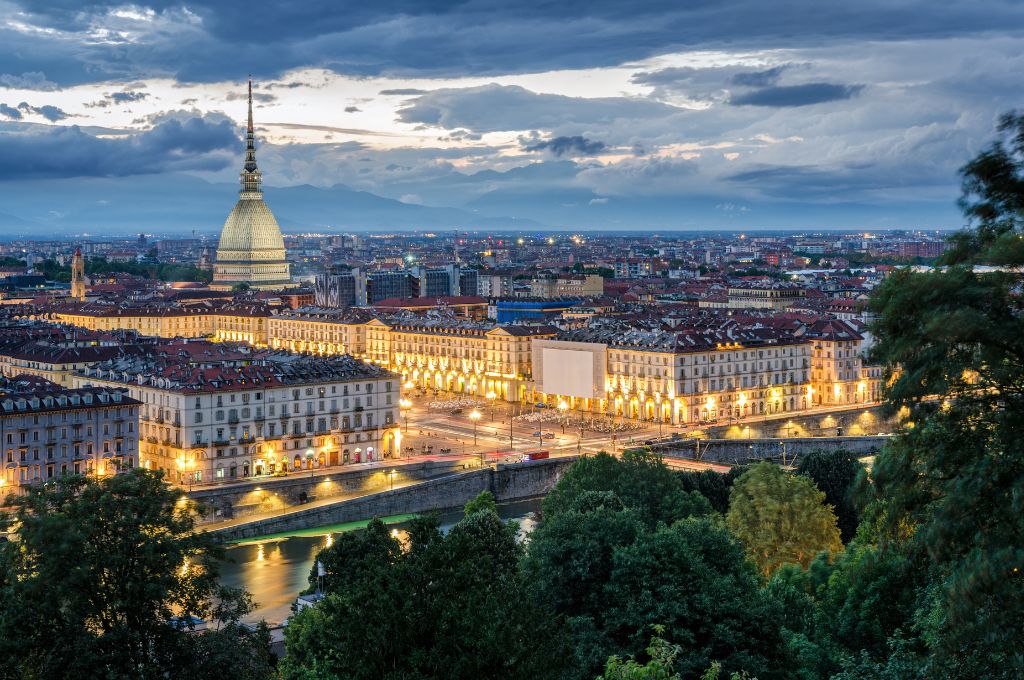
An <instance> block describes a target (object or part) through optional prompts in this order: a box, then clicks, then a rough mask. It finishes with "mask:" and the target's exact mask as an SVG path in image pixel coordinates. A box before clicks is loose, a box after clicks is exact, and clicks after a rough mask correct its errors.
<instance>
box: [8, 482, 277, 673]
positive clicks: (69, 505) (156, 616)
mask: <svg viewBox="0 0 1024 680" xmlns="http://www.w3.org/2000/svg"><path fill="white" fill-rule="evenodd" d="M179 498H180V493H179V492H177V491H174V490H173V489H171V488H170V487H169V486H167V485H166V484H164V483H163V481H162V479H161V476H160V475H159V474H154V473H150V472H147V471H144V470H134V471H132V472H130V473H126V474H122V475H117V476H114V477H107V478H102V479H99V480H94V479H87V478H84V477H68V478H64V479H61V480H60V481H58V482H56V483H55V484H52V485H46V486H40V487H33V488H30V489H29V491H28V493H27V494H25V495H22V496H14V497H11V498H9V499H8V500H9V503H10V504H11V506H12V508H13V510H12V513H11V514H10V515H9V516H8V517H7V520H8V521H10V522H12V523H13V527H14V528H16V530H17V540H16V541H11V542H5V543H2V544H0V658H3V659H4V663H3V664H0V678H68V677H79V678H92V677H103V678H155V677H167V676H169V675H171V674H174V675H178V674H182V675H186V676H189V677H195V678H220V677H222V676H223V674H224V673H227V672H228V671H229V669H230V672H231V674H232V676H234V677H239V678H243V679H249V678H266V677H269V676H270V674H271V673H272V669H273V659H272V657H271V655H270V652H269V636H268V634H267V631H266V630H265V629H258V630H256V631H255V632H250V631H248V630H247V629H244V628H243V627H241V626H240V625H239V624H238V620H239V618H240V617H241V616H242V615H244V614H245V613H247V612H248V611H249V610H250V609H251V602H250V600H249V598H248V596H247V595H246V594H244V593H242V592H239V591H235V590H230V589H227V588H224V587H222V586H220V584H219V583H218V563H219V561H220V559H221V557H222V550H221V548H220V546H219V545H218V544H217V543H216V542H215V540H214V539H213V537H211V536H210V535H209V534H207V533H196V532H194V531H193V529H194V517H193V511H192V508H191V507H190V506H189V505H188V504H185V503H180V502H179ZM175 617H176V618H175ZM192 617H197V618H200V619H205V620H207V621H208V622H210V623H211V624H216V623H217V622H218V621H219V622H221V624H222V625H220V627H219V628H218V627H217V626H216V625H214V626H211V629H210V630H208V631H207V632H203V633H201V634H193V633H191V632H189V629H190V628H191V627H192V623H191V620H192ZM172 620H174V621H178V622H181V623H180V625H172V623H171V622H172Z"/></svg>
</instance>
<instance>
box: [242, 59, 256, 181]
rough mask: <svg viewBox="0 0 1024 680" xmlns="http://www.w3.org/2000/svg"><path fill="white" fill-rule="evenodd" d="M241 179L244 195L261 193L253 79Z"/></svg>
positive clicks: (250, 88) (250, 80) (250, 87)
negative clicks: (253, 115)
mask: <svg viewBox="0 0 1024 680" xmlns="http://www.w3.org/2000/svg"><path fill="white" fill-rule="evenodd" d="M241 178H242V193H246V192H255V193H259V192H260V171H259V168H257V167H256V134H255V132H254V130H253V125H252V78H249V124H248V126H247V127H246V128H245V165H244V166H243V169H242V175H241Z"/></svg>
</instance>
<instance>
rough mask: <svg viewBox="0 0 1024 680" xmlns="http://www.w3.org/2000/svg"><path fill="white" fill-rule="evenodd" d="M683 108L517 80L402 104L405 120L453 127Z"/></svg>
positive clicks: (597, 119) (543, 125)
mask: <svg viewBox="0 0 1024 680" xmlns="http://www.w3.org/2000/svg"><path fill="white" fill-rule="evenodd" d="M678 111H679V109H677V108H676V107H674V106H669V105H668V104H662V103H660V102H655V101H651V100H649V99H638V98H631V97H595V98H588V99H585V98H582V97H567V96H565V95H560V94H538V93H536V92H531V91H530V90H527V89H526V88H523V87H519V86H518V85H495V84H490V85H481V86H479V87H465V88H445V89H440V90H433V91H431V92H429V93H427V94H425V95H422V96H420V97H417V98H416V99H413V100H410V101H409V102H408V104H407V105H406V106H405V107H403V108H401V109H399V111H398V117H399V119H400V120H401V121H403V122H405V123H423V124H425V125H435V126H438V127H443V128H446V129H449V130H454V129H457V128H465V129H468V130H472V131H475V132H499V131H504V130H535V129H547V130H550V129H552V128H554V127H556V126H559V125H565V124H595V123H610V122H612V121H615V120H619V119H625V120H633V119H643V118H661V117H664V116H668V115H670V114H672V113H677V112H678Z"/></svg>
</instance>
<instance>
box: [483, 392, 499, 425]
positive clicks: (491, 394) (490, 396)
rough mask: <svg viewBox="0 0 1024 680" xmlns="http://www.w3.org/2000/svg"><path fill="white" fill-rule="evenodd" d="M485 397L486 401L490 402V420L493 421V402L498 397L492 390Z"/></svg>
mask: <svg viewBox="0 0 1024 680" xmlns="http://www.w3.org/2000/svg"><path fill="white" fill-rule="evenodd" d="M485 396H486V397H487V401H489V402H491V420H494V400H495V399H497V398H498V395H497V394H495V393H494V390H491V391H489V392H488V393H487V394H486V395H485Z"/></svg>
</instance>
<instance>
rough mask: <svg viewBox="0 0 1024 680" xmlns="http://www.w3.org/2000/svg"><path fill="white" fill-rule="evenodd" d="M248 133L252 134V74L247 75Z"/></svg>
mask: <svg viewBox="0 0 1024 680" xmlns="http://www.w3.org/2000/svg"><path fill="white" fill-rule="evenodd" d="M247 131H248V132H252V131H253V130H252V74H251V73H250V74H249V127H248V128H247Z"/></svg>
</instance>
